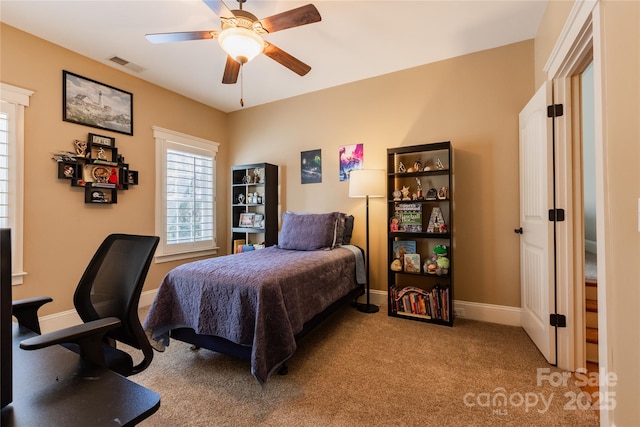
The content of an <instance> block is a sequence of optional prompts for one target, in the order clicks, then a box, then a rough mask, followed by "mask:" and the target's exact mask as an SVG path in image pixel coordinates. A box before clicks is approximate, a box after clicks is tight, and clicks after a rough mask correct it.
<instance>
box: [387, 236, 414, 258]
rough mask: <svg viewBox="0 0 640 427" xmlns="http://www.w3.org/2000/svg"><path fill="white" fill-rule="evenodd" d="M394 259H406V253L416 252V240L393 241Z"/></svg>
mask: <svg viewBox="0 0 640 427" xmlns="http://www.w3.org/2000/svg"><path fill="white" fill-rule="evenodd" d="M392 249H393V259H399V260H401V261H404V255H405V254H415V253H416V241H415V240H394V241H393V248H392Z"/></svg>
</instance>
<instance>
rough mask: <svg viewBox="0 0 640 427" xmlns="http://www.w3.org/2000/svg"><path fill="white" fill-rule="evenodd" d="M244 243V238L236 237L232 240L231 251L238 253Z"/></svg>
mask: <svg viewBox="0 0 640 427" xmlns="http://www.w3.org/2000/svg"><path fill="white" fill-rule="evenodd" d="M245 243H247V241H246V240H245V239H236V240H234V241H233V253H234V254H237V253H239V249H240V246H242V245H244V244H245Z"/></svg>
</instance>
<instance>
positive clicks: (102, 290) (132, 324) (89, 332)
mask: <svg viewBox="0 0 640 427" xmlns="http://www.w3.org/2000/svg"><path fill="white" fill-rule="evenodd" d="M159 240H160V239H159V238H158V237H156V236H135V235H128V234H112V235H110V236H108V237H107V238H106V239H105V240H104V242H102V244H101V245H100V247H99V248H98V251H97V252H96V253H95V255H94V256H93V258H92V259H91V262H90V263H89V266H88V267H87V269H86V270H85V272H84V274H83V275H82V278H81V279H80V283H78V287H77V288H76V291H75V294H74V296H73V303H74V305H75V308H76V311H77V312H78V314H79V315H80V318H81V319H82V321H83V322H85V323H84V324H81V325H77V326H72V327H70V328H65V329H62V330H59V331H55V332H51V333H48V334H44V335H38V336H36V337H32V338H29V339H27V340H24V341H22V342H21V343H20V348H22V349H25V350H36V349H40V348H44V347H49V346H51V345H55V344H63V345H64V346H65V347H68V348H70V349H72V350H74V351H76V352H77V353H79V354H80V356H81V358H82V359H83V360H85V361H89V362H91V363H94V364H96V365H99V366H102V367H106V368H108V369H110V370H112V371H115V372H118V373H119V374H121V375H124V376H129V375H132V374H136V373H138V372H141V371H142V370H144V369H145V368H146V367H147V366H149V364H150V363H151V360H152V359H153V349H152V347H151V345H150V343H149V340H148V338H147V336H146V334H145V332H144V330H143V329H142V325H141V324H140V320H139V318H138V303H139V301H140V294H141V293H142V286H143V285H144V281H145V278H146V277H147V273H148V271H149V266H150V265H151V260H152V258H153V254H154V252H155V250H156V247H157V246H158V242H159ZM49 301H51V298H49V297H42V298H29V299H26V300H21V301H14V303H13V315H14V316H15V317H16V319H18V323H19V324H20V325H21V326H24V327H27V328H29V329H31V330H32V331H34V332H36V333H40V325H39V322H38V316H37V310H38V308H39V307H40V306H41V305H42V304H44V303H46V302H49ZM116 341H119V342H122V343H125V344H127V345H129V346H131V347H134V348H136V349H138V350H141V351H142V354H143V355H144V359H143V360H142V361H141V362H140V363H138V364H137V365H134V362H133V358H132V357H131V356H130V355H129V354H128V353H127V352H125V351H122V350H119V349H117V348H116V343H115V342H116Z"/></svg>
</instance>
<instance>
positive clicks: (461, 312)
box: [453, 307, 464, 317]
mask: <svg viewBox="0 0 640 427" xmlns="http://www.w3.org/2000/svg"><path fill="white" fill-rule="evenodd" d="M453 315H454V316H455V317H464V308H461V307H454V308H453Z"/></svg>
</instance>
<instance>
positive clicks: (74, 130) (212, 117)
mask: <svg viewBox="0 0 640 427" xmlns="http://www.w3.org/2000/svg"><path fill="white" fill-rule="evenodd" d="M1 30H2V41H1V46H0V47H1V55H2V56H1V58H0V59H1V64H2V65H1V67H2V68H1V69H0V80H1V81H2V82H3V83H7V84H11V85H14V86H18V87H22V88H25V89H29V90H33V91H34V92H35V93H34V94H33V96H31V103H30V106H29V107H28V108H26V110H25V122H26V126H25V158H26V160H25V201H24V224H25V227H24V268H25V271H26V272H27V273H28V274H27V276H26V277H25V279H24V283H23V284H22V285H21V286H16V287H14V289H13V293H14V298H16V299H17V298H27V297H33V296H37V295H49V296H51V297H53V298H54V302H53V303H51V304H47V305H46V306H45V307H43V309H42V310H41V314H45V315H46V314H50V313H57V312H60V311H64V310H69V309H72V308H73V304H72V297H73V292H74V290H75V287H76V285H77V283H78V280H79V278H80V276H81V275H82V272H83V271H84V268H85V267H86V265H87V263H88V261H89V260H90V258H91V256H92V255H93V253H94V252H95V250H96V248H97V247H98V245H99V243H100V242H101V241H102V239H104V237H105V236H106V235H107V234H109V233H113V232H124V233H134V234H155V231H154V227H155V226H154V219H155V217H154V199H155V184H154V182H155V164H154V158H155V151H154V150H155V145H154V139H153V135H152V130H151V126H154V125H155V126H161V127H164V128H168V129H172V130H175V131H179V132H183V133H187V134H190V135H194V136H197V137H200V138H205V139H209V140H213V141H216V142H219V143H221V145H220V147H219V156H218V167H219V170H220V171H221V172H222V173H221V178H222V179H220V181H219V183H218V191H219V192H221V193H222V194H224V192H225V191H226V187H227V183H228V179H227V176H228V174H227V173H225V172H226V171H227V170H228V169H229V163H228V161H227V158H228V143H227V142H228V137H227V120H226V115H225V114H223V113H221V112H219V111H217V110H214V109H212V108H210V107H207V106H205V105H202V104H200V103H197V102H195V101H192V100H190V99H187V98H185V97H183V96H180V95H178V94H176V93H173V92H170V91H167V90H165V89H161V88H159V87H157V86H154V85H151V84H149V83H147V82H145V81H143V80H140V79H138V78H135V77H132V76H131V75H129V74H126V73H123V72H120V71H118V70H115V69H114V68H112V67H108V66H106V65H102V64H99V63H97V62H95V61H93V60H89V59H88V58H86V57H83V56H80V55H77V54H75V53H73V52H71V51H68V50H66V49H62V48H60V47H58V46H56V45H53V44H50V43H48V42H45V41H43V40H42V39H39V38H36V37H33V36H31V35H28V34H26V33H24V32H22V31H19V30H17V29H15V28H13V27H10V26H7V25H5V24H2V27H1ZM62 70H68V71H71V72H73V73H76V74H79V75H81V76H85V77H88V78H91V79H94V80H97V81H99V82H102V83H106V84H109V85H111V86H114V87H117V88H119V89H122V90H126V91H128V92H132V93H133V107H134V111H133V115H134V135H133V136H129V135H123V134H118V133H113V132H108V131H103V130H100V129H94V128H90V127H86V126H80V125H77V124H72V123H68V122H64V121H62ZM89 132H93V133H98V134H100V135H107V136H113V137H115V138H116V147H117V148H118V150H119V153H121V154H123V155H124V156H125V160H126V161H127V162H128V163H129V164H130V167H131V169H133V170H137V171H139V179H140V184H139V185H138V186H134V187H133V188H132V189H130V190H127V191H120V192H119V193H118V203H117V204H115V205H109V206H96V205H88V204H85V203H84V192H83V191H82V190H81V189H78V188H72V187H71V186H70V185H69V182H68V181H66V180H59V179H57V172H56V171H57V169H56V163H55V162H54V161H53V160H51V157H52V156H51V154H52V153H53V152H55V151H58V150H73V145H72V143H73V140H74V139H84V140H86V138H87V134H88V133H89ZM223 200H224V199H223ZM217 213H218V215H219V216H220V217H221V218H225V217H226V213H227V205H226V204H225V203H219V204H218V206H217ZM226 230H227V224H226V222H225V221H221V222H219V223H218V234H219V235H220V236H221V237H222V239H223V241H224V237H225V236H226ZM175 265H176V263H165V264H152V266H151V269H150V272H149V276H148V278H147V281H146V284H145V289H155V288H157V287H158V285H159V283H160V281H161V280H162V278H163V277H164V274H165V273H166V272H167V271H168V270H169V269H170V268H172V267H174V266H175Z"/></svg>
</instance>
